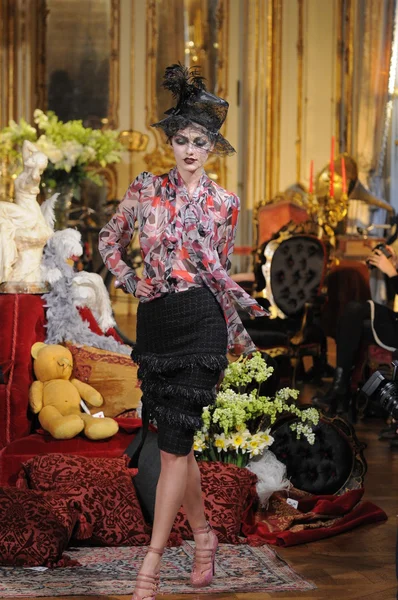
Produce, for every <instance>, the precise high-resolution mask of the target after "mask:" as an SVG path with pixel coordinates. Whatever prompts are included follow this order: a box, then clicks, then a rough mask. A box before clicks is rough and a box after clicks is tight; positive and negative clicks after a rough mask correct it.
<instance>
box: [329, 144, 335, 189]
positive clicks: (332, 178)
mask: <svg viewBox="0 0 398 600" xmlns="http://www.w3.org/2000/svg"><path fill="white" fill-rule="evenodd" d="M329 196H330V197H331V198H334V135H333V136H332V145H331V148H330V186H329Z"/></svg>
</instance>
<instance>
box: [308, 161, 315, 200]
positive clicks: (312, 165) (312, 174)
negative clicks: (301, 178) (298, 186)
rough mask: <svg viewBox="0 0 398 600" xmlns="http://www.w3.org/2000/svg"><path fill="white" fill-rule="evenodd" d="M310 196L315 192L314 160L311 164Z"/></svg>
mask: <svg viewBox="0 0 398 600" xmlns="http://www.w3.org/2000/svg"><path fill="white" fill-rule="evenodd" d="M308 191H309V193H310V194H312V193H313V191H314V161H313V160H312V161H311V163H310V185H309V188H308Z"/></svg>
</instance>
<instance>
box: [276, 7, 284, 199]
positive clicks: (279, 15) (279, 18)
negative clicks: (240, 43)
mask: <svg viewBox="0 0 398 600" xmlns="http://www.w3.org/2000/svg"><path fill="white" fill-rule="evenodd" d="M275 21H276V23H275V29H276V40H275V42H276V43H275V75H276V81H275V88H276V92H275V96H276V106H275V113H276V114H275V117H276V126H275V155H276V156H275V186H276V189H275V190H274V191H275V192H277V191H278V189H279V181H280V163H281V112H282V38H283V31H282V29H283V4H282V0H275Z"/></svg>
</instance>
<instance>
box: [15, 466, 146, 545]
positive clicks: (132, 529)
mask: <svg viewBox="0 0 398 600" xmlns="http://www.w3.org/2000/svg"><path fill="white" fill-rule="evenodd" d="M128 460H129V459H128V457H126V456H124V457H122V458H86V457H83V456H70V455H63V454H48V455H42V456H36V457H35V458H32V459H30V460H28V461H27V462H26V463H24V464H23V468H24V474H23V473H22V474H21V475H20V478H19V480H18V483H17V485H19V486H22V485H23V480H24V478H26V479H27V483H28V485H29V487H30V488H33V489H35V490H56V491H57V492H62V493H63V494H64V495H65V497H68V498H70V499H74V500H77V501H79V502H80V504H81V507H82V512H83V515H84V517H85V519H86V524H80V526H78V527H77V530H76V534H75V537H76V539H86V543H89V544H91V545H97V546H139V545H145V544H148V543H149V528H148V526H147V525H146V523H145V520H144V517H143V515H142V511H141V507H140V504H139V502H138V499H137V496H136V493H135V489H134V485H133V483H132V476H133V475H135V474H136V470H133V469H128V468H127V467H126V462H127V461H128ZM87 536H90V537H89V539H87Z"/></svg>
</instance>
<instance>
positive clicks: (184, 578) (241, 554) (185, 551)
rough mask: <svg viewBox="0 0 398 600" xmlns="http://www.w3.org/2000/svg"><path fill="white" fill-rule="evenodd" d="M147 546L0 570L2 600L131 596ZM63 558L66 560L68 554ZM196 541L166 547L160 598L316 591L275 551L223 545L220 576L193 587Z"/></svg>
mask: <svg viewBox="0 0 398 600" xmlns="http://www.w3.org/2000/svg"><path fill="white" fill-rule="evenodd" d="M145 552H146V548H145V547H136V546H134V547H118V548H70V549H69V550H67V551H66V553H65V555H67V556H68V557H69V558H70V559H72V560H73V561H76V564H75V565H74V566H69V567H63V568H61V567H59V568H55V569H44V570H41V569H43V568H42V567H39V568H33V569H32V568H22V567H0V598H28V597H39V596H43V597H44V596H97V597H100V596H102V595H103V596H106V595H112V596H114V595H116V594H117V595H124V594H126V595H127V594H131V593H132V591H133V588H134V579H135V576H136V573H137V569H138V568H139V566H140V564H141V561H142V559H143V557H144V555H145ZM65 555H64V556H65ZM192 558H193V543H192V542H184V543H183V545H182V546H179V547H176V548H167V549H166V551H165V554H164V558H163V563H162V570H161V585H160V590H159V594H162V593H163V594H174V593H175V594H198V593H200V594H215V593H226V592H276V591H278V592H282V591H296V592H297V591H299V592H301V591H302V592H304V591H307V590H312V589H315V587H316V586H314V585H313V584H312V583H309V582H308V581H305V580H304V579H302V577H300V576H299V575H298V574H297V573H295V572H294V571H293V570H292V568H291V567H289V565H287V564H286V562H285V561H284V560H282V559H281V558H280V557H279V556H278V555H277V554H276V553H275V552H274V551H273V550H272V549H271V548H269V547H267V546H261V547H250V546H246V545H240V546H235V545H229V544H221V545H220V547H219V551H218V552H217V560H216V576H215V578H214V579H213V582H212V585H211V586H209V587H207V588H201V589H200V590H199V589H198V588H196V589H194V588H192V587H191V586H190V585H189V575H190V570H191V566H192Z"/></svg>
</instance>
